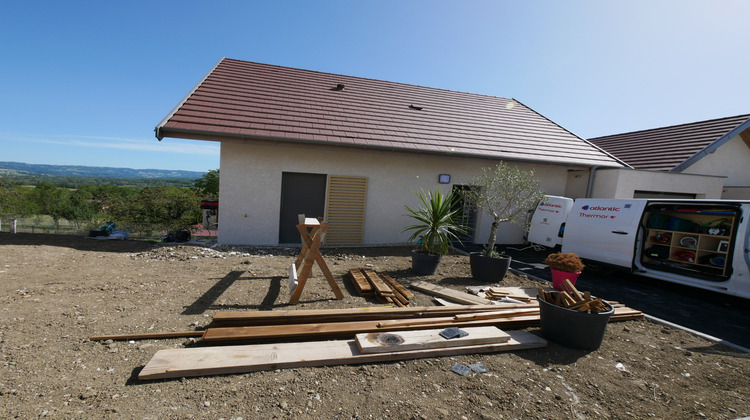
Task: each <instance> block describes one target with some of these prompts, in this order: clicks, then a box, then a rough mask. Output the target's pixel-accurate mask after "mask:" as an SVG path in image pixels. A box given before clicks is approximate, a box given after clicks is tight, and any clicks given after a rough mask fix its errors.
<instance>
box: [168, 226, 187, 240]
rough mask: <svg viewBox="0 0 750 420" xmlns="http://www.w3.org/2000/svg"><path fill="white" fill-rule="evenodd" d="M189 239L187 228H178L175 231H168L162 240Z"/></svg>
mask: <svg viewBox="0 0 750 420" xmlns="http://www.w3.org/2000/svg"><path fill="white" fill-rule="evenodd" d="M189 240H190V231H189V230H187V229H180V230H178V231H175V232H169V233H168V234H167V236H165V237H164V239H163V242H188V241H189Z"/></svg>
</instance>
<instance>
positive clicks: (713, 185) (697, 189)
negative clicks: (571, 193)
mask: <svg viewBox="0 0 750 420" xmlns="http://www.w3.org/2000/svg"><path fill="white" fill-rule="evenodd" d="M723 185H724V178H723V177H720V176H707V175H691V174H673V173H667V172H657V171H640V170H634V169H598V170H597V171H596V173H595V175H594V185H593V188H592V192H591V197H592V198H633V194H634V193H635V191H656V192H671V193H685V194H696V198H707V199H716V198H721V193H722V186H723Z"/></svg>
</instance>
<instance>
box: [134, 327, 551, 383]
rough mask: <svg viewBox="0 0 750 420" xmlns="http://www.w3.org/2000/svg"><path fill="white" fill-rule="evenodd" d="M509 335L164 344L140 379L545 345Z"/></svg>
mask: <svg viewBox="0 0 750 420" xmlns="http://www.w3.org/2000/svg"><path fill="white" fill-rule="evenodd" d="M509 334H510V336H511V338H510V340H508V341H507V342H505V343H496V344H481V345H475V346H464V347H454V348H445V349H442V348H441V349H428V350H413V351H401V352H392V353H373V354H364V353H361V352H360V351H359V350H358V348H357V344H356V343H355V342H354V340H335V341H314V342H307V343H274V344H252V345H243V346H220V347H195V348H185V349H165V350H159V351H158V352H156V354H155V355H154V357H153V358H151V360H150V361H149V362H148V363H147V364H146V366H144V367H143V369H142V370H141V372H140V373H139V374H138V379H141V380H151V379H167V378H181V377H190V376H207V375H226V374H237V373H247V372H257V371H264V370H274V369H283V368H299V367H315V366H334V365H347V364H361V363H376V362H390V361H396V360H410V359H419V358H425V357H441V356H454V355H459V354H476V353H494V352H501V351H513V350H522V349H530V348H537V347H544V346H546V345H547V341H546V340H544V339H542V338H540V337H538V336H536V335H534V334H531V333H530V332H527V331H510V332H509Z"/></svg>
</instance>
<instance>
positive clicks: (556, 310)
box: [537, 298, 615, 350]
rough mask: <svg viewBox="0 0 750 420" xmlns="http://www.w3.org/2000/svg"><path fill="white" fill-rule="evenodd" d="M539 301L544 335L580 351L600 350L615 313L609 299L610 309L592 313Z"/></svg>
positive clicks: (542, 300)
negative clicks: (608, 324) (610, 320)
mask: <svg viewBox="0 0 750 420" xmlns="http://www.w3.org/2000/svg"><path fill="white" fill-rule="evenodd" d="M537 300H538V301H539V320H540V322H541V326H542V336H544V338H546V339H548V340H552V341H555V342H557V343H558V344H562V345H563V346H565V347H570V348H574V349H580V350H596V349H598V348H599V346H601V345H602V341H603V339H604V333H605V331H606V330H607V323H608V322H609V318H610V317H611V316H612V314H613V313H614V312H615V309H614V307H612V305H610V304H609V303H607V302H605V303H606V304H607V306H609V308H610V310H609V311H607V312H599V313H591V314H590V313H587V312H581V311H574V310H572V309H567V308H563V307H560V306H557V305H553V304H551V303H549V302H547V301H545V300H544V299H540V298H537Z"/></svg>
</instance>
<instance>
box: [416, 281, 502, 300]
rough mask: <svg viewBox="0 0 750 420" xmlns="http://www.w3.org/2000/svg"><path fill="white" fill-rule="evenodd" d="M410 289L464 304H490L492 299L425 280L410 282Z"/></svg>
mask: <svg viewBox="0 0 750 420" xmlns="http://www.w3.org/2000/svg"><path fill="white" fill-rule="evenodd" d="M410 287H411V288H412V289H417V290H419V291H421V292H425V293H427V294H430V295H434V296H440V297H442V298H446V299H449V300H452V301H454V302H458V303H463V304H466V305H490V304H492V301H490V300H488V299H484V298H480V297H479V296H475V295H472V294H469V293H465V292H459V291H458V290H453V289H450V288H447V287H443V286H438V285H436V284H432V283H427V282H425V281H419V282H415V283H412V284H411V286H410Z"/></svg>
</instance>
